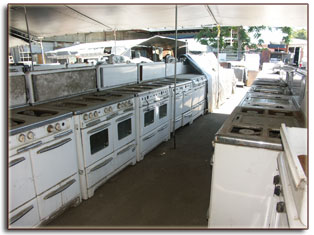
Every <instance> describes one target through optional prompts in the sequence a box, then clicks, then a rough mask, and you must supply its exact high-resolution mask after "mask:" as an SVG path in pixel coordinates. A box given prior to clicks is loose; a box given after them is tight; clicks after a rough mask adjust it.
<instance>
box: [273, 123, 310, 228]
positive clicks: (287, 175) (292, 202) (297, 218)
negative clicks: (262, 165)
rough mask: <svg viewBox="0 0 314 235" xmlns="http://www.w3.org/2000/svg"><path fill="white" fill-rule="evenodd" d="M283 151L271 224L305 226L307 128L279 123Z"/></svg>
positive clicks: (289, 226) (279, 159) (280, 158)
mask: <svg viewBox="0 0 314 235" xmlns="http://www.w3.org/2000/svg"><path fill="white" fill-rule="evenodd" d="M280 132H281V137H282V143H283V148H284V151H283V152H281V153H280V155H279V157H278V169H279V174H278V177H279V178H280V182H279V184H278V186H277V187H278V188H277V190H278V196H279V197H280V198H279V199H278V202H277V204H276V212H275V215H274V221H275V223H274V226H277V227H284V228H291V229H306V228H308V223H307V221H308V217H307V215H308V204H307V201H308V198H307V195H308V189H307V186H308V178H307V175H308V159H307V158H308V154H307V129H306V128H295V127H287V126H286V125H285V124H282V125H281V129H280Z"/></svg>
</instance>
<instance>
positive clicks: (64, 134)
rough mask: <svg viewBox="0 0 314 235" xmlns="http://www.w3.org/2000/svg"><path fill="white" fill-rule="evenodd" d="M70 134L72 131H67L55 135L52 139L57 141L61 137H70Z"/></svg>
mask: <svg viewBox="0 0 314 235" xmlns="http://www.w3.org/2000/svg"><path fill="white" fill-rule="evenodd" d="M72 133H73V130H68V131H66V132H63V133H60V134H57V135H55V136H54V137H53V138H55V139H58V138H61V137H64V136H67V135H70V134H72Z"/></svg>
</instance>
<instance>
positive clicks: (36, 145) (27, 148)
mask: <svg viewBox="0 0 314 235" xmlns="http://www.w3.org/2000/svg"><path fill="white" fill-rule="evenodd" d="M42 143H43V142H42V141H38V142H36V143H34V144H30V145H28V146H25V147H23V148H20V149H18V150H16V152H17V153H21V152H24V151H27V150H30V149H32V148H35V147H38V146H39V145H42Z"/></svg>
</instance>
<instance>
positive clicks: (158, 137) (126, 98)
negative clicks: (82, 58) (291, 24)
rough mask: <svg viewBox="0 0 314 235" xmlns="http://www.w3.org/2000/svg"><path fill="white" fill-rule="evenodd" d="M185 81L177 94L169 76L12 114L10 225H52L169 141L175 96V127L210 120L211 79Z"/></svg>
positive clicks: (186, 78)
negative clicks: (207, 104)
mask: <svg viewBox="0 0 314 235" xmlns="http://www.w3.org/2000/svg"><path fill="white" fill-rule="evenodd" d="M181 76H182V77H183V78H181V80H180V78H178V84H177V87H176V91H177V92H176V95H174V86H173V84H174V81H173V79H171V78H168V79H158V80H155V81H151V82H146V83H141V84H133V85H126V86H121V87H116V88H112V89H109V90H105V88H99V90H100V91H98V92H97V91H96V90H95V91H93V92H89V93H85V94H81V95H76V96H71V97H68V98H63V99H53V100H52V101H49V102H41V103H39V104H36V103H34V105H32V106H24V107H20V108H14V109H11V110H10V114H9V135H10V136H9V208H8V209H9V226H10V227H36V226H38V225H40V224H43V223H46V222H48V221H49V220H51V219H52V218H54V217H55V216H57V215H58V213H59V212H61V211H62V210H64V208H66V207H68V206H69V205H73V204H78V203H80V202H81V199H82V198H83V199H88V198H90V197H92V196H93V195H94V192H95V190H96V189H97V188H98V187H99V186H100V185H102V184H103V183H104V182H106V181H107V180H108V179H109V178H110V177H112V176H113V175H114V174H116V173H118V172H119V171H121V170H122V169H124V168H125V167H126V166H128V165H134V164H136V161H140V160H142V159H143V158H144V156H145V155H146V154H147V153H148V152H149V151H151V150H152V149H153V148H155V147H156V146H157V145H159V144H160V143H161V142H163V141H167V140H168V139H169V138H170V133H171V132H172V131H173V126H172V124H173V123H174V122H173V119H172V117H173V115H172V114H173V112H174V108H173V107H174V97H175V96H176V103H175V104H176V109H175V110H176V111H175V116H176V120H177V119H179V120H180V121H179V122H178V123H177V122H175V128H179V127H180V126H183V125H185V124H187V123H192V121H193V120H194V119H195V118H197V117H198V116H200V115H202V114H203V113H204V97H205V81H204V77H203V76H199V75H181ZM61 88H62V87H60V89H61ZM54 89H56V88H54ZM34 97H36V95H34Z"/></svg>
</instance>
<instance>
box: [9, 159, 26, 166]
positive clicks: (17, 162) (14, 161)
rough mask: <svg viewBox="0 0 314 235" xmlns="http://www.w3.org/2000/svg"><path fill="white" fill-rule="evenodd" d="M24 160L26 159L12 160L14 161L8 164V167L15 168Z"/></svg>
mask: <svg viewBox="0 0 314 235" xmlns="http://www.w3.org/2000/svg"><path fill="white" fill-rule="evenodd" d="M25 159H26V158H25V157H20V158H17V159H14V160H12V161H10V162H9V167H12V166H15V165H17V164H19V163H20V162H23V161H25Z"/></svg>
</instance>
